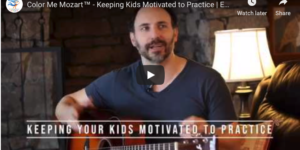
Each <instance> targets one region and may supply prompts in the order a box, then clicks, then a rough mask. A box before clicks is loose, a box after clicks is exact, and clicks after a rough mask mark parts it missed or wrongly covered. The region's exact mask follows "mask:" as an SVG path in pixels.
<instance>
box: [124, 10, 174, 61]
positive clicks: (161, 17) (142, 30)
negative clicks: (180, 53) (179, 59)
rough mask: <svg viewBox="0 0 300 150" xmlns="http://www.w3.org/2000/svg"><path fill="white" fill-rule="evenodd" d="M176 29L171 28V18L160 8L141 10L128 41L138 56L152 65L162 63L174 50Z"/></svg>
mask: <svg viewBox="0 0 300 150" xmlns="http://www.w3.org/2000/svg"><path fill="white" fill-rule="evenodd" d="M177 37H178V29H177V28H174V29H173V27H172V22H171V16H170V15H169V14H168V12H167V11H166V10H164V9H162V8H142V9H140V10H139V12H138V14H137V16H136V18H135V22H134V33H130V39H131V42H132V44H133V46H135V47H136V48H137V49H138V51H139V53H140V55H141V56H142V57H144V58H145V59H147V60H148V61H150V62H152V63H161V62H163V61H164V60H165V59H166V58H167V57H168V56H169V55H170V54H171V53H173V50H174V44H175V42H177Z"/></svg>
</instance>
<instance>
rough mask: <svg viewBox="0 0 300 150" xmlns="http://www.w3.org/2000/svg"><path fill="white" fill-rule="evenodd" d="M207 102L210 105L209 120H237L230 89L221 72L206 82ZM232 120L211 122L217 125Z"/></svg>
mask: <svg viewBox="0 0 300 150" xmlns="http://www.w3.org/2000/svg"><path fill="white" fill-rule="evenodd" d="M206 87H208V88H207V91H206V103H207V105H208V120H224V121H225V120H236V119H237V116H236V114H235V110H234V106H233V102H232V98H231V95H230V92H229V89H228V87H227V85H226V83H225V81H224V79H223V78H222V76H221V75H220V74H218V73H217V74H216V75H214V76H213V78H211V79H210V80H209V82H207V84H206ZM229 123H231V122H211V124H214V125H216V126H217V127H219V126H221V125H222V124H229Z"/></svg>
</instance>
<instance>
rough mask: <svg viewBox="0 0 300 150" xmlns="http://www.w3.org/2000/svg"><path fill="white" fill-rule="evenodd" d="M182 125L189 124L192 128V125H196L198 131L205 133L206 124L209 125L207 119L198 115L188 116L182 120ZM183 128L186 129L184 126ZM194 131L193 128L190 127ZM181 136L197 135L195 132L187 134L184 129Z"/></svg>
mask: <svg viewBox="0 0 300 150" xmlns="http://www.w3.org/2000/svg"><path fill="white" fill-rule="evenodd" d="M181 125H183V126H187V125H189V127H190V128H191V127H192V126H194V125H196V126H197V129H198V131H197V133H203V132H204V125H208V124H207V122H206V121H205V119H203V118H200V117H197V116H191V117H188V118H186V119H185V120H183V121H182V123H181ZM183 129H186V128H185V127H183ZM189 130H190V131H192V129H189ZM180 136H181V137H195V136H196V135H195V134H187V133H186V131H185V130H183V131H182V134H181V135H180Z"/></svg>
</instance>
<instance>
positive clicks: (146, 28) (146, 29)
mask: <svg viewBox="0 0 300 150" xmlns="http://www.w3.org/2000/svg"><path fill="white" fill-rule="evenodd" d="M148 30H149V27H142V28H141V31H148Z"/></svg>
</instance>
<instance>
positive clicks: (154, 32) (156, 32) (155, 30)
mask: <svg viewBox="0 0 300 150" xmlns="http://www.w3.org/2000/svg"><path fill="white" fill-rule="evenodd" d="M157 37H161V31H160V30H159V29H158V28H153V29H152V30H151V38H154V39H155V38H157Z"/></svg>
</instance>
